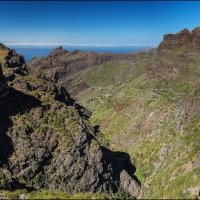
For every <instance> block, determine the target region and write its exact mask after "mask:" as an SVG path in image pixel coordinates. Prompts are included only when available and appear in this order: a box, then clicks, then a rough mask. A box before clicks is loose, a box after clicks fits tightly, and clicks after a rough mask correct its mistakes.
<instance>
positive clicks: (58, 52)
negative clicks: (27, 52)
mask: <svg viewBox="0 0 200 200" xmlns="http://www.w3.org/2000/svg"><path fill="white" fill-rule="evenodd" d="M65 53H68V51H66V50H64V49H63V47H62V46H60V47H57V48H55V49H53V51H52V52H51V53H50V54H49V56H52V57H54V56H60V55H62V54H65Z"/></svg>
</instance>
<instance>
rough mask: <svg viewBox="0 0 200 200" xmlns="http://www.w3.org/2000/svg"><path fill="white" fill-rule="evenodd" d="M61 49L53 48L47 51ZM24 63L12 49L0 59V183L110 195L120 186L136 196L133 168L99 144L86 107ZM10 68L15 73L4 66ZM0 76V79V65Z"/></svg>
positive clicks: (11, 186)
mask: <svg viewBox="0 0 200 200" xmlns="http://www.w3.org/2000/svg"><path fill="white" fill-rule="evenodd" d="M62 53H63V50H62V49H61V48H59V49H57V50H55V51H54V52H52V54H53V55H52V54H51V56H53V58H54V56H60V55H61V54H62ZM65 53H66V52H65ZM15 62H16V65H15ZM52 62H54V61H53V59H52ZM25 66H26V64H25V63H24V60H23V59H22V57H20V56H19V55H18V54H16V53H15V51H12V50H11V51H9V53H8V56H6V57H5V61H4V62H3V70H5V71H7V70H8V74H7V75H9V76H7V82H8V83H9V86H10V87H9V93H8V94H7V95H6V96H4V98H2V99H0V188H1V189H16V188H28V189H30V190H31V189H40V188H48V189H49V190H52V191H65V192H68V193H77V192H86V191H87V192H99V193H108V194H114V193H116V192H117V191H118V190H119V189H120V188H121V186H123V187H122V189H123V190H124V191H125V192H127V193H129V194H130V195H132V196H134V197H136V196H137V195H138V191H139V189H140V184H139V182H138V181H137V179H136V178H135V177H134V176H133V174H134V170H131V171H130V170H129V169H130V166H131V167H132V168H134V167H133V166H132V164H131V163H130V158H129V156H128V154H126V153H123V154H120V157H119V156H118V155H119V154H116V153H114V152H111V151H109V150H106V149H104V148H103V147H101V145H100V144H99V142H98V141H97V139H96V138H95V129H94V128H93V127H92V126H91V125H90V124H89V122H88V120H87V118H88V117H89V114H88V112H87V110H86V109H84V108H83V107H81V106H80V105H79V104H77V103H76V102H75V100H73V99H72V98H71V97H70V95H69V93H68V92H67V91H66V90H65V89H64V88H63V87H57V86H55V85H54V84H53V83H51V82H50V81H49V80H48V79H47V78H46V77H45V76H41V75H38V74H29V73H28V72H27V71H26V68H25ZM15 68H18V69H19V71H20V73H19V71H18V70H17V71H15V70H10V69H15ZM25 73H26V76H25V77H24V76H23V75H24V74H25ZM12 75H13V76H14V78H12V79H11V78H9V77H10V76H12ZM0 80H1V81H0V83H2V84H5V83H4V80H5V77H4V76H3V74H2V71H1V70H0ZM5 85H6V84H5ZM0 87H1V85H0ZM7 87H8V86H7ZM1 89H2V87H1ZM122 159H123V165H122V163H121V161H122ZM118 166H120V167H118ZM125 166H129V168H127V167H125ZM124 171H126V174H125V175H124V173H125V172H124ZM121 173H123V174H122V175H121ZM121 177H122V178H121ZM127 177H128V178H129V181H128V182H127V180H126V179H127ZM130 188H131V189H130Z"/></svg>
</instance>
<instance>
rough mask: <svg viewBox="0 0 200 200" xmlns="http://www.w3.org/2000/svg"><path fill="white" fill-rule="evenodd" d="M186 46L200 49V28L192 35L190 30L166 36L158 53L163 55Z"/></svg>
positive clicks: (193, 31)
mask: <svg viewBox="0 0 200 200" xmlns="http://www.w3.org/2000/svg"><path fill="white" fill-rule="evenodd" d="M185 44H192V46H193V47H195V48H197V49H199V48H200V27H197V28H195V29H194V30H192V32H191V33H190V31H189V30H188V29H183V30H182V31H180V32H178V33H176V34H166V35H164V37H163V41H162V42H161V43H160V45H159V46H158V49H157V52H158V54H159V55H162V54H165V53H167V52H169V51H170V50H173V49H176V48H178V47H181V46H182V45H185Z"/></svg>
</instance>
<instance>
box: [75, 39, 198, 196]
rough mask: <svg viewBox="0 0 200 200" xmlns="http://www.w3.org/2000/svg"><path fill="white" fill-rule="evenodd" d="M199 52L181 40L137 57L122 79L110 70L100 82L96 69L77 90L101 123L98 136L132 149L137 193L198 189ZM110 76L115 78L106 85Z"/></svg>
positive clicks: (180, 192) (120, 147) (107, 142)
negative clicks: (89, 84)
mask: <svg viewBox="0 0 200 200" xmlns="http://www.w3.org/2000/svg"><path fill="white" fill-rule="evenodd" d="M168 45H170V44H168ZM159 48H160V47H159ZM161 48H162V47H161ZM164 48H165V47H164ZM199 55H200V53H199V50H198V49H196V48H194V46H193V45H192V43H190V42H186V43H183V44H181V45H180V46H176V47H174V48H173V49H170V50H169V51H167V52H165V53H163V54H162V55H160V54H157V55H154V56H153V57H152V56H150V58H149V56H148V57H143V58H141V60H140V63H135V65H133V66H132V68H131V71H132V75H133V76H132V78H130V79H124V80H123V81H122V80H121V75H120V73H119V74H115V75H114V76H112V73H109V75H110V76H109V75H108V76H109V78H108V79H107V80H108V81H107V80H104V81H103V82H101V80H102V78H101V75H99V74H98V73H97V72H96V69H94V70H93V71H92V72H90V73H91V74H90V75H91V77H93V76H95V82H94V84H93V87H90V88H88V89H87V90H85V91H83V92H80V93H79V94H78V96H77V99H79V102H80V103H81V104H82V105H84V106H86V107H87V108H88V109H89V110H90V111H92V117H91V122H92V123H93V124H100V132H99V134H98V138H99V140H101V142H102V143H104V145H106V146H107V147H109V148H111V149H112V150H120V151H124V152H128V153H129V154H130V155H131V160H132V161H133V162H134V164H135V166H136V168H137V169H138V170H137V172H136V174H137V176H138V178H139V180H140V181H141V185H142V192H141V196H140V198H197V196H198V195H199V191H200V178H199V174H200V59H199ZM149 62H150V63H149ZM110 65H112V64H111V63H110ZM127 66H128V65H127V64H126V65H124V66H123V67H121V68H123V69H121V70H125V71H126V70H127V69H126V67H127ZM114 67H115V63H114V62H113V68H114ZM100 68H101V66H100ZM102 70H103V69H102ZM98 72H101V69H99V71H98ZM129 76H130V77H131V75H130V74H129ZM112 78H113V79H115V80H116V79H118V80H119V82H116V83H115V84H106V85H104V83H108V82H109V81H110V80H112ZM88 79H89V78H88ZM96 83H97V84H96ZM110 83H111V82H110Z"/></svg>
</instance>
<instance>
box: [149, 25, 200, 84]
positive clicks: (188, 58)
mask: <svg viewBox="0 0 200 200" xmlns="http://www.w3.org/2000/svg"><path fill="white" fill-rule="evenodd" d="M199 50H200V27H197V28H195V29H194V30H193V31H192V32H191V33H190V31H189V30H188V29H183V30H182V31H180V32H179V33H176V34H167V35H165V36H164V39H163V41H162V42H161V43H160V45H159V46H158V49H157V56H156V57H155V60H153V62H152V63H150V64H149V65H148V67H147V68H146V72H147V74H149V75H151V76H153V77H156V78H162V77H166V78H169V79H172V80H176V81H182V78H181V77H184V79H185V80H190V81H191V82H197V80H198V78H199V72H198V67H196V68H195V67H194V65H197V66H198V63H199ZM194 76H195V77H196V78H194Z"/></svg>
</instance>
